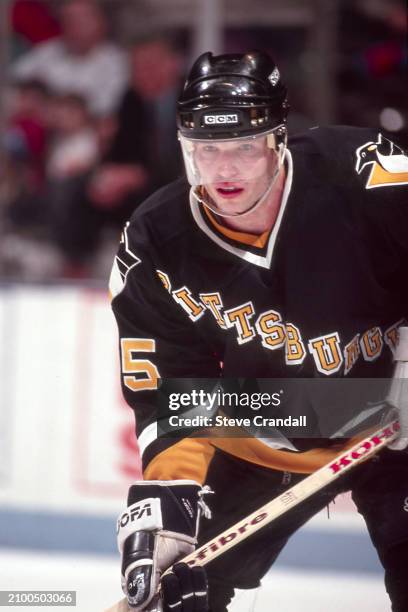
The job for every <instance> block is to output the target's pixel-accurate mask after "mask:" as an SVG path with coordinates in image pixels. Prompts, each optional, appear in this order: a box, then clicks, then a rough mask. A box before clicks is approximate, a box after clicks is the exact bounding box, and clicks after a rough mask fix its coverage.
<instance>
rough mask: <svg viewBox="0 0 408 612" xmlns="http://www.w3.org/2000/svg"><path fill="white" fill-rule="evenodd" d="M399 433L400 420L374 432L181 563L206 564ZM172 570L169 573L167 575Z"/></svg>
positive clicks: (358, 463)
mask: <svg viewBox="0 0 408 612" xmlns="http://www.w3.org/2000/svg"><path fill="white" fill-rule="evenodd" d="M398 431H399V423H398V421H392V422H390V423H388V424H387V425H386V426H384V427H382V428H381V429H378V430H376V431H374V432H373V433H372V434H370V435H369V436H367V437H366V438H364V439H363V440H361V441H359V442H358V443H357V444H355V445H354V446H352V447H351V448H349V449H348V450H347V451H343V452H342V453H341V454H339V455H338V456H337V457H336V458H335V459H334V460H332V461H330V462H329V463H327V464H326V465H324V466H323V467H322V468H320V469H319V470H317V471H316V472H314V473H313V474H310V476H307V477H306V478H304V479H303V480H302V481H300V482H299V483H297V484H296V485H294V486H293V487H291V488H290V489H288V490H287V491H285V492H284V493H282V494H281V495H279V496H278V497H276V498H274V499H273V500H272V501H270V502H268V503H267V504H265V505H264V506H262V507H261V508H259V509H258V510H256V511H255V512H252V514H250V515H249V516H247V517H245V518H244V519H242V520H241V521H238V522H237V523H235V525H232V527H230V528H229V529H227V530H226V531H224V532H223V533H221V534H220V535H218V536H216V537H215V538H213V539H212V540H210V541H209V542H207V543H206V544H204V545H203V546H200V548H197V549H196V550H195V551H194V552H193V553H191V554H190V555H187V556H186V557H184V559H182V561H183V562H184V563H188V564H189V565H190V566H193V565H206V564H207V563H209V562H210V561H212V560H213V559H215V558H216V557H218V556H219V555H222V554H223V553H224V552H226V551H227V550H229V549H230V548H232V547H233V546H236V545H237V544H239V543H240V542H242V541H243V540H245V539H246V538H248V537H249V536H250V535H252V534H253V533H255V532H256V531H258V530H259V529H262V527H264V526H265V525H267V524H268V523H270V522H271V521H273V520H275V519H276V518H278V517H279V516H282V514H284V513H285V512H287V511H288V510H290V509H291V508H294V507H295V506H297V505H298V504H299V503H301V502H302V501H304V500H305V499H307V498H308V497H310V496H311V495H313V494H314V493H317V492H318V491H320V490H321V489H322V488H323V487H325V486H327V485H328V484H330V483H331V482H333V481H335V480H336V479H337V478H339V477H340V476H342V475H343V474H344V473H346V472H348V471H350V470H351V469H353V468H354V467H356V466H357V465H360V464H361V463H363V462H364V461H366V460H367V459H368V458H370V457H372V456H374V455H375V454H376V453H377V452H378V451H379V450H381V448H383V447H384V446H385V445H386V444H388V443H389V442H391V441H392V440H394V439H395V438H396V437H397V435H398ZM169 571H170V570H166V572H165V573H168V572H169Z"/></svg>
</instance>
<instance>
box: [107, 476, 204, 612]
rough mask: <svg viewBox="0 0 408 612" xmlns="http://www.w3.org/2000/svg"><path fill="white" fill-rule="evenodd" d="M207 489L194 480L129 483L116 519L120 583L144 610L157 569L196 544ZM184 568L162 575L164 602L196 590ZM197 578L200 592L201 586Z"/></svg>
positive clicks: (153, 589)
mask: <svg viewBox="0 0 408 612" xmlns="http://www.w3.org/2000/svg"><path fill="white" fill-rule="evenodd" d="M206 492H208V490H206V488H201V486H200V485H199V484H197V483H196V482H194V481H192V480H171V481H158V480H152V481H140V482H137V483H136V484H134V485H133V486H132V487H130V489H129V496H128V508H127V510H126V511H125V512H124V513H123V514H121V516H120V517H119V519H118V546H119V550H120V552H121V553H122V589H123V592H124V593H125V595H126V596H127V598H128V602H129V605H130V606H131V607H134V608H135V609H137V610H146V609H147V607H148V604H149V602H151V601H152V599H153V597H154V596H155V595H156V594H157V591H158V585H159V581H160V575H161V573H162V572H163V571H164V570H166V569H167V568H169V567H170V566H171V565H172V564H173V563H175V562H176V561H178V560H179V559H182V558H183V557H184V556H185V555H187V554H189V553H191V552H192V551H193V550H194V548H195V545H196V543H197V540H196V536H197V532H198V522H199V518H200V514H201V511H204V513H205V514H206V515H207V516H208V515H209V511H208V508H207V506H206V505H205V504H204V502H203V500H202V495H203V494H205V493H206ZM187 574H188V576H186V572H183V570H181V574H180V572H179V573H174V574H172V575H171V576H170V577H171V578H172V580H165V581H164V594H163V596H164V602H166V598H168V597H170V599H174V598H177V597H179V595H180V594H181V595H190V593H194V592H195V587H196V585H195V582H193V575H192V574H191V572H190V571H189V572H187ZM189 577H190V578H189ZM195 578H196V576H195V574H194V580H195ZM175 580H177V581H178V585H176V583H175ZM197 580H198V585H197V588H198V587H200V588H199V592H201V591H202V590H204V591H205V590H206V589H202V588H201V587H202V586H203V584H202V580H201V582H200V578H199V577H198V578H197ZM191 585H192V587H191V588H190V586H191ZM199 597H200V596H199ZM199 603H200V602H199ZM183 609H184V608H181V609H180V612H181V610H183ZM187 609H188V608H186V610H187ZM203 609H205V608H203Z"/></svg>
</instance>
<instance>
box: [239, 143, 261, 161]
mask: <svg viewBox="0 0 408 612" xmlns="http://www.w3.org/2000/svg"><path fill="white" fill-rule="evenodd" d="M238 153H239V154H240V155H241V156H242V157H245V158H253V157H258V156H259V155H260V154H261V153H262V150H261V149H260V148H259V147H257V146H255V145H254V144H253V143H251V142H243V143H242V144H240V146H239V148H238Z"/></svg>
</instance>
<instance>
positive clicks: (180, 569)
mask: <svg viewBox="0 0 408 612" xmlns="http://www.w3.org/2000/svg"><path fill="white" fill-rule="evenodd" d="M160 593H161V601H162V606H163V612H174V610H177V612H193V611H194V612H208V610H209V606H208V583H207V575H206V573H205V569H204V568H203V567H200V566H198V565H197V566H196V567H189V566H188V565H187V563H176V564H175V565H174V566H173V568H172V573H171V574H166V576H163V578H162V581H161V585H160Z"/></svg>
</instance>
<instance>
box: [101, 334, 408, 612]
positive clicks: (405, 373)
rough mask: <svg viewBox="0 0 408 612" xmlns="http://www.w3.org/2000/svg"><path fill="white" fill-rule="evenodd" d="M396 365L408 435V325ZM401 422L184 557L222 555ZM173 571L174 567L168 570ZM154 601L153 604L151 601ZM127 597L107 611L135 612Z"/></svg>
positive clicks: (396, 397)
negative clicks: (130, 606)
mask: <svg viewBox="0 0 408 612" xmlns="http://www.w3.org/2000/svg"><path fill="white" fill-rule="evenodd" d="M395 361H396V369H395V373H394V377H393V379H392V383H391V385H390V389H389V392H388V396H387V399H386V402H387V403H388V404H390V405H391V406H394V407H399V408H400V411H401V410H402V432H403V434H404V433H405V435H407V431H406V430H407V428H408V423H407V421H408V327H400V328H399V343H398V346H397V349H396V352H395ZM399 429H400V426H399V422H398V421H397V420H394V421H390V422H389V423H388V424H387V425H385V426H383V427H381V428H380V429H378V430H377V431H374V432H373V433H371V434H369V435H368V436H367V437H366V438H364V439H362V440H360V441H359V442H357V443H356V444H355V445H354V446H352V447H351V448H349V449H347V451H343V452H342V453H340V454H339V455H338V456H337V457H336V458H335V459H334V460H332V461H330V462H329V463H327V464H326V465H324V466H323V467H321V468H320V469H319V470H317V471H316V472H313V474H310V476H307V477H306V478H304V479H303V480H301V481H300V482H298V483H297V484H296V485H294V486H293V487H291V488H290V489H288V490H287V491H285V492H284V493H282V494H281V495H278V497H276V498H275V499H273V500H272V501H270V502H268V503H267V504H265V505H264V506H262V507H261V508H259V509H258V510H256V511H255V512H252V514H250V515H249V516H247V517H246V518H244V519H242V520H241V521H238V522H237V523H235V525H232V527H230V528H229V529H227V530H226V531H224V532H223V533H221V534H220V535H218V536H216V537H215V538H213V539H212V540H210V541H209V542H207V543H206V544H204V545H203V546H200V548H198V549H197V550H195V551H194V552H192V553H191V554H190V555H187V556H186V557H184V559H181V560H180V561H183V562H184V563H188V564H189V565H190V566H193V565H206V564H207V563H209V562H210V561H212V560H213V559H216V558H217V557H218V556H219V555H222V554H223V553H224V552H226V551H227V550H229V549H230V548H232V547H233V546H236V545H237V544H239V543H240V542H242V541H243V540H245V539H246V538H248V537H249V536H250V535H252V534H253V533H255V532H256V531H258V530H259V529H261V528H262V527H264V526H265V525H267V524H268V523H271V522H272V521H274V520H275V519H277V518H278V517H279V516H282V515H283V514H285V512H287V511H288V510H290V509H291V508H294V507H295V506H297V505H298V504H300V503H301V502H302V501H304V500H305V499H307V498H308V497H311V496H312V495H313V494H314V493H317V492H318V491H320V490H321V489H323V487H325V486H327V485H329V484H330V483H332V482H334V481H335V480H336V479H337V478H339V477H340V476H342V475H343V474H344V473H345V472H348V471H349V470H352V469H353V468H354V467H356V466H357V465H360V464H362V463H363V462H364V461H366V460H367V459H369V458H370V457H373V456H374V455H375V454H376V453H378V451H379V450H381V449H382V448H383V447H384V446H386V445H387V444H389V443H390V442H392V441H393V440H395V438H396V437H397V436H398V432H399ZM170 572H171V568H169V569H167V570H166V571H165V572H164V573H163V576H164V575H165V574H168V573H170ZM151 605H152V604H151ZM154 605H156V608H154V607H150V608H149V610H150V612H160V610H161V605H160V601H158V598H156V599H155V604H154V603H153V606H154ZM131 611H132V608H129V606H128V603H127V599H126V598H124V599H122V600H121V601H120V602H118V603H117V604H115V605H114V606H113V607H112V608H109V610H106V612H131Z"/></svg>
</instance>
